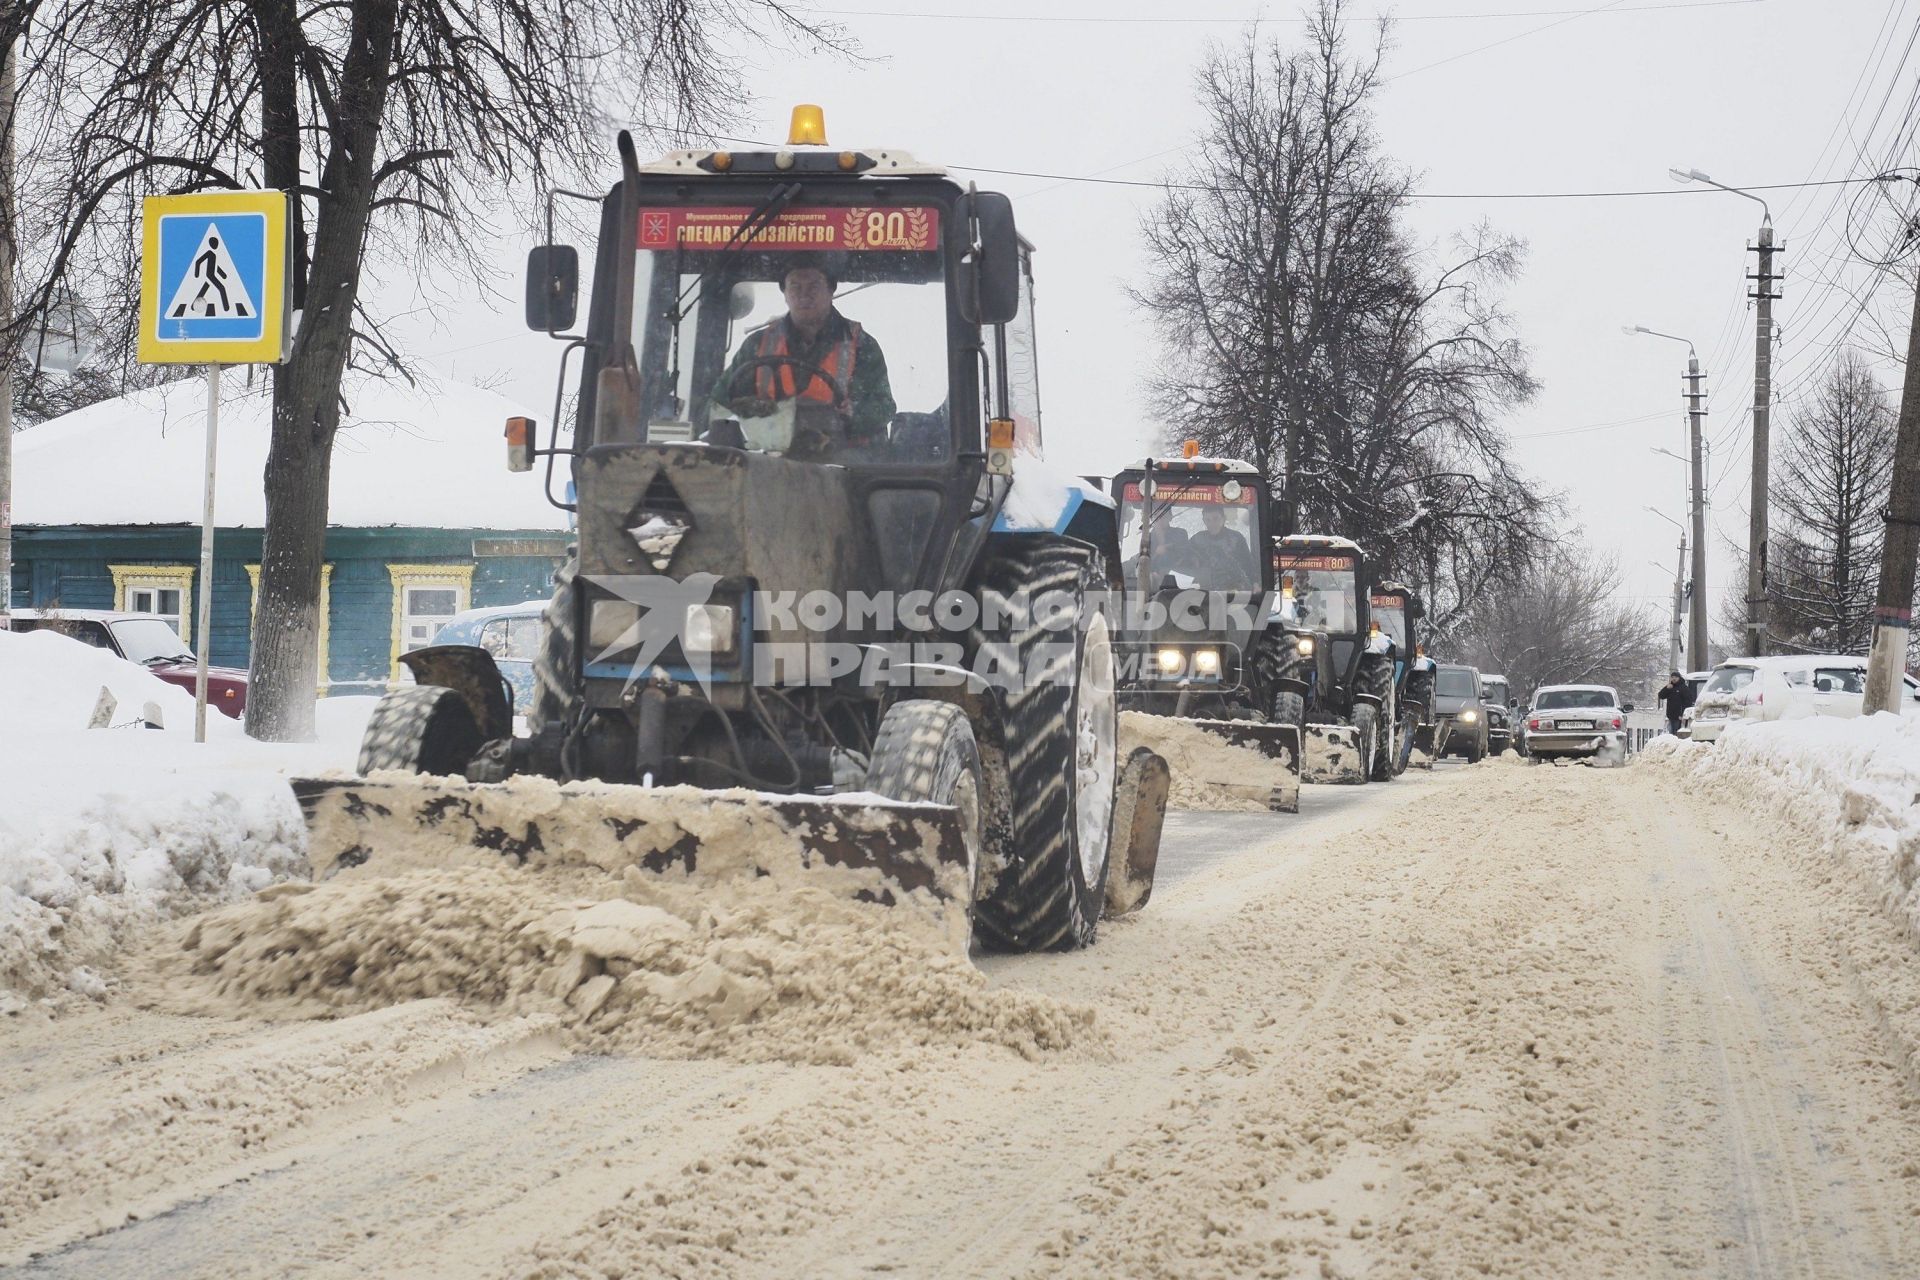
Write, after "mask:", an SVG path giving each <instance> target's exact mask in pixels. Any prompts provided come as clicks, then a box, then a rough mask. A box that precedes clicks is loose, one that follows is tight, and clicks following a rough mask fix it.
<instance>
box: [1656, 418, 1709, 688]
mask: <svg viewBox="0 0 1920 1280" xmlns="http://www.w3.org/2000/svg"><path fill="white" fill-rule="evenodd" d="M1661 452H1663V453H1664V452H1666V451H1665V450H1664V449H1663V450H1661ZM1647 510H1649V511H1651V512H1653V514H1655V515H1657V516H1659V517H1660V518H1661V519H1662V520H1665V521H1666V522H1667V523H1668V524H1670V525H1672V526H1673V527H1674V528H1676V529H1678V530H1679V531H1680V558H1679V559H1678V560H1676V561H1675V562H1674V565H1673V624H1672V625H1671V626H1670V627H1668V629H1667V659H1668V665H1667V670H1669V671H1678V670H1680V618H1681V613H1682V604H1683V602H1684V601H1685V599H1686V591H1685V582H1686V576H1687V527H1686V526H1685V525H1683V524H1681V523H1680V522H1679V521H1678V520H1675V519H1674V518H1673V517H1672V516H1670V515H1668V514H1667V513H1666V512H1664V511H1662V510H1660V508H1658V507H1648V508H1647ZM1696 669H1697V668H1696Z"/></svg>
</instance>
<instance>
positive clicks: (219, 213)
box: [140, 191, 291, 364]
mask: <svg viewBox="0 0 1920 1280" xmlns="http://www.w3.org/2000/svg"><path fill="white" fill-rule="evenodd" d="M143 215H144V216H143V219H142V221H143V223H144V227H143V233H144V246H145V248H144V252H143V253H142V254H141V259H140V361H141V363H142V364H278V363H280V362H281V361H282V360H284V359H286V354H287V340H288V333H287V312H288V310H289V306H288V304H289V302H290V294H291V281H290V279H289V277H288V275H287V259H288V257H289V254H288V252H287V249H288V244H289V235H288V224H287V195H286V193H285V192H284V191H209V192H202V193H200V194H197V195H188V196H148V197H147V198H146V201H145V205H144V209H143Z"/></svg>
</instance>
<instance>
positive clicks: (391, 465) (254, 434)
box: [11, 375, 571, 694]
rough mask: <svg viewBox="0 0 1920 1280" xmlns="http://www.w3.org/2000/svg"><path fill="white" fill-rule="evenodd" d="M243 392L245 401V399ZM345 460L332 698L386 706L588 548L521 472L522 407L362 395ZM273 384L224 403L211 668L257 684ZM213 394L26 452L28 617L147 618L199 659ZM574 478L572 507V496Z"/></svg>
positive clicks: (326, 661)
mask: <svg viewBox="0 0 1920 1280" xmlns="http://www.w3.org/2000/svg"><path fill="white" fill-rule="evenodd" d="M235 382H236V379H235V378H233V377H232V376H231V375H229V377H228V379H227V385H228V387H229V388H234V387H235ZM347 400H348V405H349V408H348V411H347V413H346V415H345V417H344V419H343V425H342V428H341V430H340V433H339V436H338V438H337V441H336V444H335V447H334V454H333V474H332V478H331V483H330V486H329V489H330V493H329V501H328V518H329V528H328V530H327V542H326V551H325V568H324V571H323V572H324V584H323V587H322V591H321V600H320V608H321V626H320V636H319V645H320V671H321V673H322V677H321V678H322V688H321V690H320V692H321V693H329V692H331V693H334V694H346V693H377V692H379V691H380V690H382V689H384V688H386V687H387V686H388V684H389V682H391V681H394V680H396V679H397V678H398V676H399V673H400V671H401V668H400V666H399V661H398V660H399V656H400V654H402V653H404V652H406V651H407V650H409V649H416V648H419V647H420V646H422V645H425V644H428V643H431V641H432V639H433V635H434V632H435V631H436V630H438V628H439V626H440V624H441V623H443V622H445V621H446V620H447V619H448V618H451V617H452V616H453V615H454V614H456V613H459V612H461V611H462V610H465V609H469V608H479V607H482V606H486V605H496V604H512V603H516V602H518V601H523V600H532V599H542V598H545V597H546V596H547V595H548V594H549V593H550V589H551V583H552V577H553V573H554V570H555V569H557V568H558V567H559V564H560V561H561V559H562V557H563V556H564V555H565V554H566V548H567V545H568V543H569V542H570V541H571V534H570V533H569V532H568V517H567V513H566V512H564V511H562V510H560V509H559V508H557V507H554V506H552V505H551V504H550V503H548V501H547V500H546V497H545V494H544V491H543V485H542V473H541V472H539V471H536V472H534V473H533V474H531V475H526V474H514V473H512V472H509V471H508V470H507V469H506V448H505V442H504V439H503V435H502V431H503V425H504V423H505V421H506V419H507V418H509V417H511V416H514V415H516V414H520V413H522V412H523V410H521V409H519V408H518V407H517V406H515V405H514V404H513V403H512V402H510V401H508V400H506V399H504V398H502V397H500V396H498V395H495V394H494V393H492V392H489V391H482V390H479V389H477V388H474V387H469V386H462V385H458V384H449V383H442V384H439V385H437V386H425V385H423V386H420V387H408V386H405V385H401V384H391V383H377V382H370V383H367V384H365V385H362V386H359V387H357V388H354V389H352V390H351V391H350V392H349V394H348V397H347ZM268 417H269V414H268V395H267V387H266V384H265V382H264V380H257V381H255V382H254V383H253V384H252V385H251V386H241V387H239V388H237V389H231V390H229V391H228V394H227V395H226V397H225V398H224V399H223V400H222V403H221V410H220V433H219V440H218V444H219V482H218V485H217V488H216V498H215V523H216V531H215V534H214V566H213V617H212V620H211V622H212V632H211V637H212V644H211V649H210V652H209V654H208V658H209V660H210V661H212V662H214V663H220V664H227V665H231V666H236V667H245V666H246V665H247V659H248V656H249V650H250V647H251V631H252V616H253V601H254V596H255V594H256V591H257V588H258V583H259V573H260V543H261V526H262V524H263V523H264V521H265V518H266V504H265V497H264V494H263V492H262V487H261V476H262V475H263V474H264V471H265V467H266V456H267V438H268ZM205 449H206V390H205V384H204V383H202V382H200V381H198V380H187V381H182V382H175V383H170V384H168V385H167V386H164V387H158V388H155V389H153V390H150V391H142V392H136V393H134V394H132V395H128V396H123V397H120V398H119V399H116V400H110V401H106V402H104V403H101V404H97V405H92V406H90V407H88V408H85V409H82V410H80V411H78V412H76V413H71V414H67V415H66V416H64V417H61V418H56V419H53V420H52V421H49V422H46V423H43V424H41V425H40V426H37V427H34V428H31V429H30V430H27V431H24V432H21V433H20V434H18V435H16V436H15V437H14V478H13V495H14V501H13V509H14V521H15V525H14V544H13V554H14V569H13V582H12V584H11V585H12V591H13V596H12V603H13V604H14V605H15V606H16V607H24V606H39V607H43V608H44V607H51V606H65V607H67V608H71V609H129V610H135V611H139V612H145V613H157V614H161V615H164V616H165V617H167V618H169V619H172V620H173V621H174V622H175V623H176V624H177V625H178V627H179V629H180V635H181V638H182V639H183V640H185V641H187V642H188V643H189V644H191V643H192V639H193V635H194V628H195V625H196V623H195V620H194V616H193V610H194V608H195V606H196V604H197V603H198V583H197V581H196V578H197V575H198V573H199V562H200V527H199V525H200V512H201V486H202V478H203V472H204V458H205ZM561 483H562V482H561V480H560V478H559V477H558V476H557V475H556V478H555V487H556V490H557V489H558V488H559V487H560V485H561Z"/></svg>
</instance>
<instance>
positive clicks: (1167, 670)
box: [1153, 649, 1186, 676]
mask: <svg viewBox="0 0 1920 1280" xmlns="http://www.w3.org/2000/svg"><path fill="white" fill-rule="evenodd" d="M1153 662H1154V665H1155V666H1157V667H1159V668H1160V674H1161V675H1163V676H1171V675H1178V674H1179V672H1180V668H1181V667H1183V666H1185V665H1186V658H1185V656H1184V655H1183V654H1181V652H1180V651H1179V650H1178V649H1162V650H1160V651H1159V652H1158V653H1156V654H1154V655H1153Z"/></svg>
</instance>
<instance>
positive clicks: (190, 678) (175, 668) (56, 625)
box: [13, 609, 247, 719]
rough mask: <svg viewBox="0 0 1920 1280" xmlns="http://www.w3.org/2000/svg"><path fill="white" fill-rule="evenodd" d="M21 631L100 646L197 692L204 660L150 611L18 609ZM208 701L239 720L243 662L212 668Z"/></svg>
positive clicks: (244, 677) (16, 615) (242, 700)
mask: <svg viewBox="0 0 1920 1280" xmlns="http://www.w3.org/2000/svg"><path fill="white" fill-rule="evenodd" d="M13 629H14V630H15V631H57V632H59V633H60V634H61V635H63V636H71V637H73V638H74V639H75V640H78V641H80V642H81V643H83V644H90V645H92V646H93V647H94V648H96V649H105V650H107V651H108V652H110V653H115V654H118V655H119V656H120V657H122V658H125V659H126V660H127V661H128V662H135V663H138V664H140V665H141V666H143V667H145V668H146V669H147V670H149V671H151V672H153V674H154V675H156V676H159V677H160V678H161V679H162V680H165V681H166V682H167V683H168V684H177V685H179V686H180V687H181V688H183V689H185V690H186V691H187V692H188V693H192V692H193V686H194V681H195V679H196V678H197V677H198V675H199V665H198V662H197V660H196V659H195V657H194V654H193V651H192V650H191V649H189V648H188V647H187V646H186V645H185V644H183V643H182V642H181V640H180V633H179V632H177V631H175V630H174V629H173V623H171V622H169V621H168V620H167V619H165V618H161V617H156V616H154V615H153V614H150V613H120V612H116V611H113V610H110V609H15V610H14V611H13ZM207 705H208V706H210V707H214V708H217V709H218V710H220V711H222V712H225V713H226V714H227V715H230V716H233V717H234V718H235V719H238V718H239V716H240V713H241V712H242V711H245V710H246V708H247V673H246V672H245V671H243V670H241V669H240V668H238V667H208V668H207Z"/></svg>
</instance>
